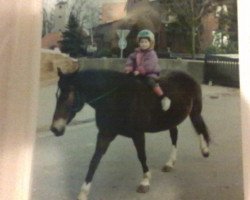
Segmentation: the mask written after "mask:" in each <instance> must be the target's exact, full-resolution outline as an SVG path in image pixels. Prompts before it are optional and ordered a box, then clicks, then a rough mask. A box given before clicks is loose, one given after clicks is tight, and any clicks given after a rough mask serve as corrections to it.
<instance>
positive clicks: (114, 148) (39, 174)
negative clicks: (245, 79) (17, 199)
mask: <svg viewBox="0 0 250 200" xmlns="http://www.w3.org/2000/svg"><path fill="white" fill-rule="evenodd" d="M202 88H203V99H204V111H203V116H204V118H205V120H206V122H207V125H208V127H209V129H210V132H211V136H212V140H213V142H212V144H211V156H210V157H209V158H208V159H205V158H203V157H202V156H201V154H200V152H199V147H198V139H197V137H196V135H195V132H194V130H193V128H192V127H191V123H190V121H189V119H187V120H186V121H184V123H182V124H181V125H180V126H179V132H180V135H179V141H178V145H179V151H178V159H177V163H176V168H175V170H174V171H172V172H170V173H163V172H161V167H162V166H163V164H164V163H165V162H166V160H167V158H168V154H169V152H170V147H171V142H170V139H169V136H168V132H160V133H157V134H147V136H146V147H147V155H148V164H149V167H150V169H151V171H152V181H151V188H150V191H149V193H147V194H138V193H136V192H135V189H136V186H137V185H138V183H139V182H140V180H141V176H142V172H141V167H140V164H139V161H138V160H137V157H136V152H135V149H134V146H133V144H132V141H131V140H130V139H128V138H124V137H121V136H119V137H117V138H116V140H115V141H114V142H113V143H112V144H111V146H110V148H109V149H108V152H107V154H106V155H105V157H104V158H103V160H102V161H101V164H100V166H99V168H98V170H97V173H96V174H95V177H94V181H93V184H92V189H91V192H90V196H89V200H243V199H244V198H243V181H242V156H241V129H240V106H239V104H240V101H239V91H238V90H237V89H231V88H224V87H215V86H213V87H208V86H203V87H202ZM55 89H56V88H55V86H50V87H46V88H43V89H42V90H41V97H40V99H41V101H40V107H41V109H39V116H38V122H39V123H38V131H39V132H38V136H37V142H36V148H35V152H34V162H33V185H32V195H31V200H74V199H76V196H77V194H78V192H79V189H80V187H81V185H82V183H83V180H84V177H85V174H86V172H87V169H88V163H89V160H90V158H91V156H92V153H93V151H94V147H95V139H96V134H97V129H96V127H95V123H94V122H90V123H80V124H78V125H74V126H70V127H68V129H67V131H66V134H65V136H63V137H60V138H56V137H54V136H52V134H51V133H50V132H47V131H46V130H47V128H46V127H48V124H49V123H50V120H51V115H52V114H53V109H54V104H53V101H54V100H52V98H51V94H53V92H54V91H55ZM84 111H85V112H81V113H80V114H79V115H78V116H77V120H82V118H83V117H84V119H85V120H86V119H91V118H93V117H94V112H93V110H92V109H91V108H90V107H87V108H85V110H84ZM76 124H77V123H76Z"/></svg>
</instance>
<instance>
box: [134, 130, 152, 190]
mask: <svg viewBox="0 0 250 200" xmlns="http://www.w3.org/2000/svg"><path fill="white" fill-rule="evenodd" d="M132 139H133V142H134V145H135V148H136V150H137V156H138V159H139V160H140V162H141V165H142V170H143V173H144V174H143V179H142V181H141V182H140V185H139V186H138V188H137V192H139V193H146V192H148V191H149V186H150V179H151V173H150V172H149V169H148V166H147V163H146V161H147V158H146V152H145V135H144V133H135V136H134V137H133V138H132Z"/></svg>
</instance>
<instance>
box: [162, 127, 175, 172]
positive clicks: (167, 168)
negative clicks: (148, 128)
mask: <svg viewBox="0 0 250 200" xmlns="http://www.w3.org/2000/svg"><path fill="white" fill-rule="evenodd" d="M169 131H170V137H171V141H172V149H171V154H170V158H169V160H168V161H167V162H166V164H165V165H164V166H163V168H162V171H163V172H170V171H171V170H172V169H173V168H174V165H175V162H176V158H177V138H178V130H177V128H176V127H174V128H171V129H170V130H169Z"/></svg>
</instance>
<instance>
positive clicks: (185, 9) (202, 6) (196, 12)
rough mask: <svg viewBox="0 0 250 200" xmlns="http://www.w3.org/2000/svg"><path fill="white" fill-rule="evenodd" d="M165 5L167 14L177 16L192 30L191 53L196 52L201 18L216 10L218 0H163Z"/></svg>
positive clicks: (177, 18) (178, 19)
mask: <svg viewBox="0 0 250 200" xmlns="http://www.w3.org/2000/svg"><path fill="white" fill-rule="evenodd" d="M161 2H162V4H163V5H164V6H165V10H166V12H167V15H168V16H169V17H170V16H175V18H176V20H177V21H179V22H180V23H181V24H182V25H183V26H186V28H187V30H189V31H190V40H191V54H192V57H194V55H195V53H196V45H197V44H196V37H197V33H198V31H199V29H200V28H201V25H202V23H201V19H202V17H204V16H205V15H206V14H208V13H210V12H214V11H215V8H216V5H217V4H216V0H164V1H161Z"/></svg>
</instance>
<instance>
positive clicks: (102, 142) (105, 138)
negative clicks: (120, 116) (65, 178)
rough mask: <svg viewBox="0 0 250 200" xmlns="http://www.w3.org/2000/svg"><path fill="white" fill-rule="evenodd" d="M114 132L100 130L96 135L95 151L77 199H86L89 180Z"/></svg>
mask: <svg viewBox="0 0 250 200" xmlns="http://www.w3.org/2000/svg"><path fill="white" fill-rule="evenodd" d="M115 136H116V135H114V134H105V133H103V132H100V133H99V134H98V136H97V142H96V149H95V153H94V155H93V157H92V159H91V162H90V165H89V170H88V173H87V176H86V178H85V182H84V183H83V185H82V187H81V191H80V194H79V196H78V200H87V199H88V194H89V191H90V186H91V181H92V179H93V176H94V173H95V171H96V169H97V167H98V165H99V163H100V160H101V158H102V156H103V155H104V154H105V153H106V151H107V149H108V147H109V144H110V142H111V141H112V140H113V139H114V138H115Z"/></svg>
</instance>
